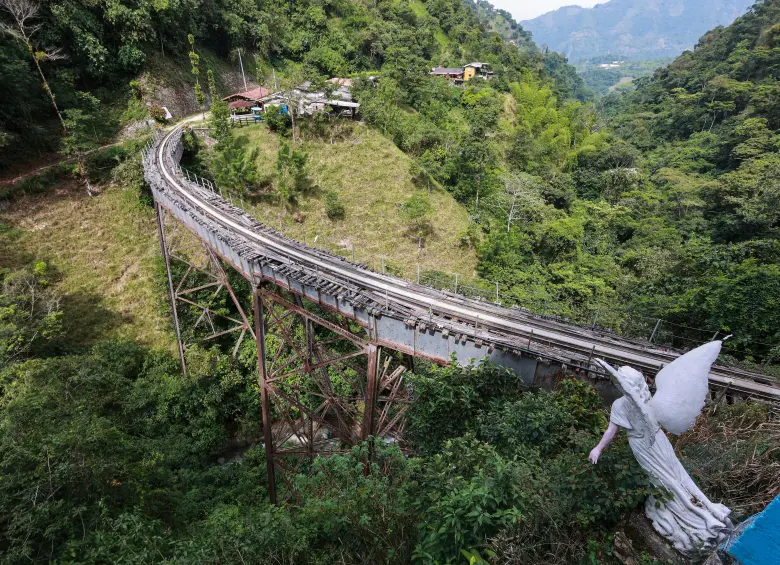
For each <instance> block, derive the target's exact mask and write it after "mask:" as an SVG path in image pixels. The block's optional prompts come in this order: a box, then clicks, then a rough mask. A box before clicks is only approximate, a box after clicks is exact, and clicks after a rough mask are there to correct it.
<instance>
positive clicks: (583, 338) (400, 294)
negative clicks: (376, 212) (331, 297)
mask: <svg viewBox="0 0 780 565" xmlns="http://www.w3.org/2000/svg"><path fill="white" fill-rule="evenodd" d="M182 125H183V124H179V125H177V126H176V127H174V128H173V129H172V130H171V131H170V132H169V133H167V134H165V135H164V137H163V139H162V141H161V142H160V143H159V146H158V147H157V149H156V151H157V155H156V157H157V162H158V166H159V169H160V173H161V174H162V175H163V177H164V178H165V180H166V181H167V183H168V184H169V186H170V187H171V188H172V189H173V190H175V191H176V192H177V194H178V196H180V197H181V198H183V199H184V200H186V201H187V202H189V203H190V204H191V205H192V206H193V207H194V208H196V209H198V210H199V211H201V212H202V213H204V214H207V215H208V216H210V217H211V219H212V220H213V221H215V222H217V223H218V224H220V225H221V226H223V227H224V228H226V229H228V230H229V231H231V232H233V233H235V234H240V236H242V237H243V238H245V239H246V240H248V241H251V242H253V243H255V244H257V245H259V246H260V247H261V248H262V249H263V250H264V251H268V250H271V251H273V253H274V254H275V255H278V256H280V257H283V258H286V259H287V260H288V261H290V262H291V264H299V265H304V266H308V267H310V268H313V269H315V270H316V271H319V272H322V273H326V274H330V275H335V276H336V277H338V278H341V279H344V280H346V281H349V282H351V283H352V284H353V285H356V286H358V287H361V288H362V289H363V290H364V292H366V293H367V294H370V295H371V296H372V298H373V299H374V300H375V301H376V302H377V303H382V302H384V301H385V300H388V301H389V302H391V303H392V304H393V305H397V306H402V307H403V308H404V309H411V310H413V311H416V312H417V313H418V314H421V315H423V314H427V313H428V312H433V313H435V314H436V315H438V316H444V317H447V318H453V319H457V320H459V321H467V322H470V323H471V324H477V325H479V326H480V327H481V328H482V329H485V330H487V331H490V332H494V333H496V334H499V335H500V334H504V335H507V336H513V337H515V338H520V339H528V338H529V336H531V335H532V336H533V339H534V341H535V342H538V343H542V344H549V345H550V346H551V347H554V348H558V349H560V350H563V351H568V352H574V353H577V354H579V355H582V356H586V357H590V356H597V357H605V358H608V359H610V360H614V361H618V362H621V363H627V364H631V365H634V366H637V367H638V368H641V369H643V370H645V371H648V372H651V373H655V372H657V371H658V370H660V369H661V368H662V367H663V366H664V365H665V364H667V363H669V362H670V361H672V360H673V359H674V358H676V357H677V355H675V354H673V353H669V352H666V351H661V350H658V349H655V348H652V349H649V348H643V347H641V346H638V345H636V344H634V343H631V342H630V341H625V342H621V340H620V339H619V338H618V337H617V336H615V337H612V336H610V337H609V338H604V337H601V336H599V335H598V334H595V333H593V332H590V331H587V330H584V329H580V328H574V327H568V328H567V327H565V326H563V324H561V323H559V322H546V321H544V320H538V319H535V318H534V317H533V316H532V315H526V314H523V313H522V312H521V311H518V310H517V309H510V308H503V307H500V306H498V305H492V304H489V303H484V302H480V301H477V300H473V299H469V298H466V297H462V296H460V295H454V294H452V293H447V292H444V291H438V290H435V289H431V288H428V287H424V286H421V285H418V284H415V283H412V282H409V281H406V280H403V279H400V278H397V277H393V276H390V275H386V274H380V273H376V272H374V271H371V270H369V269H367V268H364V267H361V266H358V265H354V264H351V263H349V262H347V261H346V260H345V259H343V258H340V257H339V258H337V257H335V256H332V255H330V254H328V253H325V252H322V251H321V250H318V249H312V248H308V247H306V246H304V245H302V244H301V243H299V242H297V241H295V240H292V239H289V238H287V237H285V236H283V235H276V234H275V233H271V231H270V230H266V231H263V232H262V233H258V232H257V231H256V230H253V229H250V228H248V227H247V226H245V225H243V224H242V223H240V222H238V221H237V220H236V219H235V218H233V217H231V216H230V215H229V214H228V213H226V212H225V211H223V210H220V209H219V208H218V207H216V206H214V205H212V203H211V202H209V201H208V200H207V199H204V198H201V197H199V196H198V195H197V194H194V193H193V191H192V190H190V189H188V188H187V187H186V186H184V185H183V184H182V183H181V182H180V181H179V180H178V179H177V177H176V176H175V175H174V174H173V173H172V172H171V171H170V170H169V168H168V162H167V158H166V155H170V152H169V151H167V149H168V144H169V142H170V140H171V139H172V138H173V137H174V135H175V134H176V133H177V131H178V130H179V129H180V128H181V127H182ZM168 158H170V157H168ZM550 326H554V327H553V329H550ZM765 379H767V377H764V376H763V375H759V374H753V373H747V372H742V371H735V370H733V369H730V368H727V367H721V366H715V367H713V368H712V370H711V372H710V382H711V384H712V385H715V386H717V387H728V388H730V389H731V390H733V391H735V392H743V393H747V394H750V395H754V396H757V397H761V398H762V399H764V400H771V401H774V402H780V388H778V387H775V386H771V385H770V384H768V383H766V382H759V381H764V380H765Z"/></svg>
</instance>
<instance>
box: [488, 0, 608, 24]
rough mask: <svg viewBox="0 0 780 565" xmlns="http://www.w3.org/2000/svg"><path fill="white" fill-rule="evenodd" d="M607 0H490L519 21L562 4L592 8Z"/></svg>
mask: <svg viewBox="0 0 780 565" xmlns="http://www.w3.org/2000/svg"><path fill="white" fill-rule="evenodd" d="M606 1H607V0H490V3H491V4H493V5H494V6H495V7H496V8H501V9H503V10H506V11H507V12H509V13H510V14H512V15H513V16H514V17H515V19H516V20H517V21H518V22H519V21H520V20H530V19H532V18H535V17H536V16H541V15H542V14H544V13H546V12H550V11H552V10H555V9H557V8H560V7H561V6H571V5H577V6H583V7H585V8H590V7H592V6H595V5H596V4H603V3H604V2H606Z"/></svg>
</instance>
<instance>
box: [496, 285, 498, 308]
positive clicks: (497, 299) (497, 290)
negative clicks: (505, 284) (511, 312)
mask: <svg viewBox="0 0 780 565" xmlns="http://www.w3.org/2000/svg"><path fill="white" fill-rule="evenodd" d="M496 304H498V283H496Z"/></svg>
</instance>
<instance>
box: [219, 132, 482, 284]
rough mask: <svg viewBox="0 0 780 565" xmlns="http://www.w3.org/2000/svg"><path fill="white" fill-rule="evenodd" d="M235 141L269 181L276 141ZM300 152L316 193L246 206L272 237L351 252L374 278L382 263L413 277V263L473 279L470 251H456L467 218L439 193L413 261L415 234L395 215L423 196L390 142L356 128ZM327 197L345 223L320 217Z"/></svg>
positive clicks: (250, 135) (269, 136)
mask: <svg viewBox="0 0 780 565" xmlns="http://www.w3.org/2000/svg"><path fill="white" fill-rule="evenodd" d="M234 133H235V135H237V136H243V137H246V138H247V140H248V142H249V144H250V145H251V146H252V147H258V148H259V154H260V155H259V158H258V168H259V170H260V173H261V176H264V177H266V178H269V179H271V178H273V175H274V173H275V166H276V160H277V152H278V151H279V147H280V146H281V143H282V141H281V140H280V138H279V137H278V136H277V135H276V134H274V133H273V132H270V131H269V130H268V129H267V128H266V127H265V126H264V125H259V126H250V127H247V128H243V129H237V130H234ZM298 148H300V149H303V150H305V151H306V152H307V153H308V154H309V175H310V177H311V179H312V181H313V182H314V184H315V185H317V186H318V189H317V190H315V191H314V192H313V193H312V194H309V195H307V196H304V197H302V198H300V199H299V202H298V203H297V204H296V205H294V206H289V205H285V204H284V203H282V202H279V201H278V200H276V199H262V200H260V201H258V202H256V203H255V204H254V205H250V208H251V212H252V213H253V215H254V216H255V217H256V218H257V219H258V220H261V221H265V222H266V223H267V224H268V225H270V226H272V227H274V228H277V229H279V228H280V226H281V229H282V231H283V232H284V233H285V234H286V235H288V236H290V237H293V238H296V239H298V240H301V241H304V240H305V241H306V243H307V244H309V245H316V246H317V247H324V246H325V245H326V242H327V248H328V250H329V251H331V252H335V253H340V254H341V255H343V256H345V257H348V258H349V257H351V256H352V246H353V245H354V247H355V260H356V261H358V262H361V263H366V264H368V265H370V266H372V267H374V268H376V269H377V270H378V269H379V268H381V267H380V265H381V262H382V257H384V258H385V264H386V266H387V268H388V269H389V270H391V271H393V272H394V273H395V274H399V275H401V276H404V277H406V278H409V279H413V278H414V277H416V271H417V264H418V262H419V264H420V267H421V269H422V270H434V269H435V270H440V271H447V272H457V273H460V274H461V275H464V276H468V277H472V276H474V272H475V269H476V265H477V257H476V253H475V251H474V250H473V249H470V248H467V247H460V246H459V245H458V239H459V236H460V234H461V233H463V232H464V231H465V230H466V228H467V227H468V225H469V216H468V213H467V211H466V210H465V209H464V208H463V207H462V206H461V205H460V204H458V203H457V202H456V201H455V199H454V198H453V197H452V196H451V195H450V194H449V193H448V192H446V191H445V190H443V189H441V188H439V187H433V186H432V189H431V195H430V200H431V204H432V205H433V215H432V217H431V225H432V226H433V230H432V233H431V234H429V235H428V236H427V237H426V238H425V239H424V243H423V248H422V251H421V253H420V256H419V258H418V255H417V247H418V241H417V234H416V232H414V231H413V230H412V229H410V228H409V225H408V223H407V222H406V221H405V220H404V219H402V218H401V217H400V214H399V208H400V206H401V205H402V204H403V202H405V201H406V200H407V199H408V198H409V197H410V196H412V195H413V194H415V193H416V192H424V191H425V190H426V189H425V188H418V187H417V186H415V184H414V183H413V182H412V177H411V175H410V173H409V166H410V164H411V160H410V159H409V157H408V156H407V155H405V154H404V153H403V152H402V151H401V150H400V149H398V148H397V147H396V146H395V145H394V144H393V143H392V141H390V140H388V139H386V138H385V137H383V136H382V135H381V134H380V133H378V132H377V131H375V130H373V129H371V128H369V127H366V126H362V125H357V126H356V128H355V131H354V134H353V135H352V136H351V137H350V138H349V139H346V140H344V141H337V142H335V143H333V144H330V143H329V142H327V141H305V142H304V143H301V144H300V145H299V146H298ZM331 190H332V191H334V192H336V193H337V194H338V196H339V200H340V201H341V202H342V203H343V205H344V208H345V210H346V214H345V217H344V219H343V220H335V221H334V220H330V219H329V218H328V217H327V215H326V214H325V194H326V193H327V192H328V191H331ZM296 213H297V214H296ZM296 217H297V221H296V219H295V218H296ZM315 238H317V242H316V244H315Z"/></svg>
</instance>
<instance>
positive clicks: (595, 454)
mask: <svg viewBox="0 0 780 565" xmlns="http://www.w3.org/2000/svg"><path fill="white" fill-rule="evenodd" d="M600 455H601V450H600V449H599V448H598V447H594V448H593V449H592V450H591V451H590V455H588V459H589V460H590V461H591V463H593V464H594V465H595V464H596V463H597V462H598V460H599V456H600Z"/></svg>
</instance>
